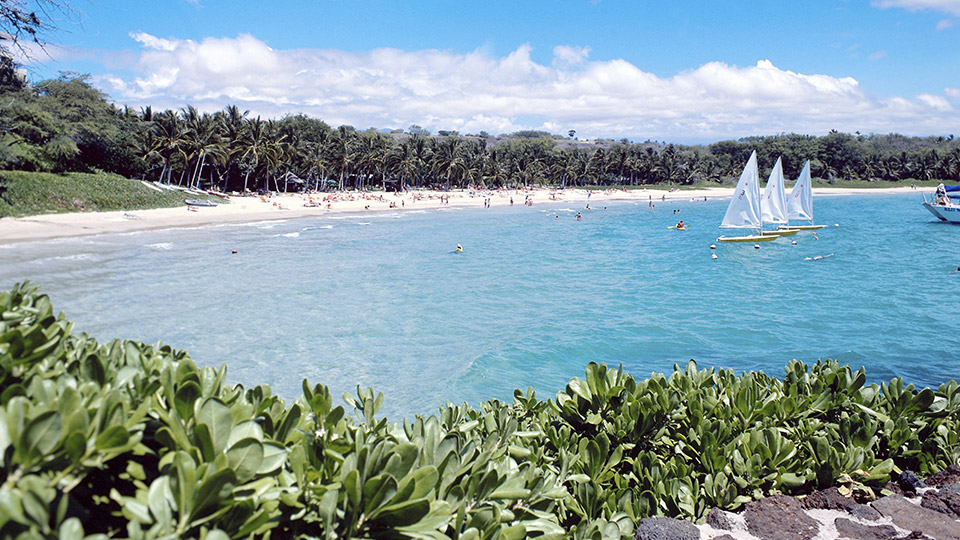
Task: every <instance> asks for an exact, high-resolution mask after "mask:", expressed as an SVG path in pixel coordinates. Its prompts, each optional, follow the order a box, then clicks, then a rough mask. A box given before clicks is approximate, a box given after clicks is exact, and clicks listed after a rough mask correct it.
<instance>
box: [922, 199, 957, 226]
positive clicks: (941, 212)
mask: <svg viewBox="0 0 960 540" xmlns="http://www.w3.org/2000/svg"><path fill="white" fill-rule="evenodd" d="M921 204H923V207H924V208H926V209H927V210H929V211H930V213H931V214H933V215H935V216H937V219H939V220H940V221H946V222H947V223H960V206H952V205H951V206H945V205H942V204H931V203H928V202H923V203H921Z"/></svg>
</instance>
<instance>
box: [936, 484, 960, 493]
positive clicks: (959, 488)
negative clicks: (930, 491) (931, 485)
mask: <svg viewBox="0 0 960 540" xmlns="http://www.w3.org/2000/svg"><path fill="white" fill-rule="evenodd" d="M940 493H956V494H958V495H960V484H947V485H945V486H941V487H940Z"/></svg>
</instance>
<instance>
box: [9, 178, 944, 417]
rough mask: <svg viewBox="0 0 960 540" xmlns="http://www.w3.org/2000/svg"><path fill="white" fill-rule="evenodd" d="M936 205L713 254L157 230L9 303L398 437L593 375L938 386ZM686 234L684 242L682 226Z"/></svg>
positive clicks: (853, 204) (867, 209) (103, 247)
mask: <svg viewBox="0 0 960 540" xmlns="http://www.w3.org/2000/svg"><path fill="white" fill-rule="evenodd" d="M920 202H921V197H920V195H915V194H909V195H905V194H898V195H891V194H878V195H857V196H832V197H830V196H823V197H817V198H816V199H815V212H816V216H817V222H818V223H827V224H829V227H827V228H825V229H822V230H820V231H818V233H817V235H816V236H815V235H813V234H812V233H810V232H802V233H800V234H798V235H796V236H793V237H787V238H783V239H780V240H777V241H776V242H770V243H766V244H764V245H763V246H762V247H761V249H759V250H757V249H754V248H753V245H752V244H744V245H730V244H719V245H718V246H717V249H716V250H711V249H709V245H710V244H711V243H714V241H715V239H716V237H717V236H718V234H719V232H720V231H718V229H717V225H718V224H719V222H720V220H721V218H722V216H723V213H724V211H725V210H726V205H727V201H726V200H710V201H702V200H701V201H690V200H686V201H675V202H674V201H667V202H659V203H656V205H657V208H656V209H650V208H649V207H648V205H647V203H646V202H645V201H643V202H640V203H632V202H609V203H607V204H606V207H604V206H603V204H602V203H600V206H599V207H598V206H594V207H593V210H590V211H586V210H585V209H584V208H583V205H582V204H576V203H562V202H561V203H555V204H548V205H538V206H534V207H524V206H521V205H517V206H513V207H503V206H501V207H497V206H494V207H493V208H490V209H479V208H477V209H458V208H444V209H441V210H431V211H406V212H397V213H379V214H368V215H362V216H345V215H332V216H325V217H318V218H308V219H296V220H286V221H283V220H279V221H270V222H258V223H250V224H244V225H220V226H207V227H199V228H192V229H172V230H159V231H143V232H137V233H131V234H113V235H101V236H94V237H86V238H76V239H62V240H52V241H44V242H31V243H20V244H12V245H5V246H0V286H2V287H5V288H6V287H9V286H10V285H11V284H13V283H15V282H18V281H22V280H24V279H30V280H31V281H34V282H36V283H38V284H40V285H41V287H42V289H41V290H42V292H45V293H47V294H49V295H50V296H51V298H52V300H53V302H54V306H55V308H57V309H59V310H62V311H64V312H65V314H66V315H67V317H68V318H69V319H70V320H72V321H75V322H76V329H77V331H84V332H87V333H90V334H92V335H94V336H96V337H97V338H98V339H100V340H102V341H106V340H109V339H112V338H124V339H135V340H140V341H145V342H148V343H156V342H158V341H163V342H164V343H167V344H170V345H172V346H174V347H176V348H178V349H186V350H187V351H189V353H190V355H191V357H192V358H193V359H194V360H195V361H197V363H198V364H200V365H212V366H219V365H221V364H223V363H225V364H226V365H227V367H228V374H229V379H230V380H231V381H232V382H239V383H243V384H244V385H247V386H253V385H256V384H260V383H267V384H269V385H270V386H271V387H272V388H273V390H274V392H275V393H278V394H279V395H281V396H283V397H284V398H288V399H293V398H295V397H297V396H298V395H299V394H300V387H301V381H302V380H303V379H304V378H306V379H309V381H310V382H311V383H318V382H319V383H323V384H326V385H328V386H330V388H331V391H332V392H333V393H334V395H336V396H339V395H341V394H342V393H343V392H350V393H353V392H354V391H355V389H356V387H357V385H360V386H363V387H368V386H369V387H373V388H374V389H375V390H378V391H382V392H383V393H384V394H385V404H384V409H383V411H382V413H383V414H386V415H387V416H389V417H390V419H391V421H394V420H396V421H399V420H400V418H401V417H403V416H411V415H412V414H431V413H434V412H436V410H437V407H439V406H441V405H443V404H444V403H445V402H447V401H451V402H455V403H460V402H464V401H466V402H469V403H471V404H473V405H475V406H476V405H478V404H479V403H480V402H481V401H484V400H487V399H492V398H497V399H501V400H510V399H512V393H513V389H514V388H523V389H525V388H527V387H528V386H532V387H533V388H534V389H535V390H536V391H537V392H538V395H540V396H541V397H542V398H548V397H552V396H553V395H554V394H555V393H556V392H557V391H558V390H561V389H562V388H563V387H564V386H565V384H566V382H567V381H568V380H569V379H570V378H571V377H582V376H583V370H584V366H585V365H586V364H587V362H589V361H596V362H606V363H607V364H610V365H613V366H616V365H618V364H623V366H624V368H625V369H626V370H627V371H628V372H629V373H631V374H633V375H634V376H636V377H646V376H648V375H649V374H650V373H652V372H669V371H670V370H671V369H672V367H673V365H674V364H675V363H678V364H681V365H683V364H684V363H685V362H687V361H688V360H690V359H695V360H696V361H697V362H698V364H699V365H700V366H701V367H706V366H718V367H723V368H732V369H734V370H736V371H737V372H740V371H745V370H764V371H766V372H767V373H770V374H772V375H775V376H778V377H779V376H782V375H783V367H784V365H785V364H786V363H787V362H788V361H789V360H791V359H798V360H801V361H804V362H808V363H810V362H815V361H816V360H817V359H818V358H835V359H838V360H839V361H840V362H841V363H848V364H850V365H851V366H853V367H854V368H857V367H860V366H865V367H866V368H867V375H868V377H869V378H870V380H871V381H874V382H879V381H882V380H889V379H890V378H893V377H896V376H903V377H904V378H905V379H906V380H907V381H908V382H912V383H915V384H918V385H933V386H936V385H938V384H940V383H941V382H945V381H947V380H949V379H956V378H958V377H960V324H958V322H960V302H957V301H956V299H955V295H956V291H957V287H958V285H960V273H956V270H957V268H958V266H960V250H958V249H957V239H958V238H960V227H957V226H952V225H949V224H942V223H938V222H935V221H934V218H933V217H932V216H931V215H929V214H928V213H927V212H926V211H925V210H924V209H923V208H922V207H921V206H920ZM673 210H679V214H677V215H675V214H674V213H673ZM577 211H580V212H582V213H583V215H584V219H583V221H581V222H577V221H576V218H575V215H576V212H577ZM680 218H682V219H684V220H685V222H686V223H687V224H688V225H689V226H690V228H689V229H688V230H685V231H676V230H672V229H668V226H670V225H673V224H675V223H676V222H677V220H678V219H680ZM834 224H837V225H838V226H834ZM794 239H795V240H796V241H797V244H796V245H792V244H791V240H794ZM457 243H460V244H462V245H463V246H464V252H463V253H454V252H453V249H454V248H455V247H456V245H457ZM234 249H235V250H237V251H238V253H237V254H232V253H231V250H234ZM711 253H716V254H717V256H718V258H717V259H712V258H711ZM814 257H823V258H821V259H819V260H814V259H813V258H814Z"/></svg>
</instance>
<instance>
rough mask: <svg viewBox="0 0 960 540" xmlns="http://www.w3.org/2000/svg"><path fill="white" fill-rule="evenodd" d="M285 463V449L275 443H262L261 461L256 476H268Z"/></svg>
mask: <svg viewBox="0 0 960 540" xmlns="http://www.w3.org/2000/svg"><path fill="white" fill-rule="evenodd" d="M286 461H287V449H286V448H285V447H283V446H282V445H279V444H277V443H275V442H265V443H263V461H262V462H260V468H259V469H257V474H270V473H273V472H274V471H276V470H278V469H279V468H280V467H282V466H283V464H284V462H286Z"/></svg>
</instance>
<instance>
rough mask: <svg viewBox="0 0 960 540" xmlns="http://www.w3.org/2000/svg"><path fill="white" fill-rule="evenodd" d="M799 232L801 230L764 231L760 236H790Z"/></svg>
mask: <svg viewBox="0 0 960 540" xmlns="http://www.w3.org/2000/svg"><path fill="white" fill-rule="evenodd" d="M798 232H800V229H777V230H775V231H763V232H761V233H760V234H762V235H764V236H790V235H792V234H797V233H798Z"/></svg>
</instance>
